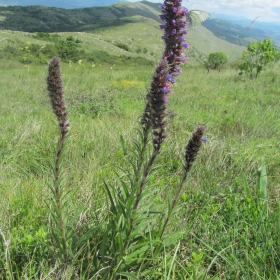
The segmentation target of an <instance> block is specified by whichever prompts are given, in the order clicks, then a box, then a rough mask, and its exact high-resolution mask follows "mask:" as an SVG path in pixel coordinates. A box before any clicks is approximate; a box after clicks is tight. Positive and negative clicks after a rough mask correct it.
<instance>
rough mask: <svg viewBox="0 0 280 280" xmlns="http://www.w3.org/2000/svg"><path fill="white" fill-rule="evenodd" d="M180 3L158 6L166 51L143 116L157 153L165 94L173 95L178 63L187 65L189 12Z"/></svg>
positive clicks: (148, 96)
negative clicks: (185, 50)
mask: <svg viewBox="0 0 280 280" xmlns="http://www.w3.org/2000/svg"><path fill="white" fill-rule="evenodd" d="M181 3H182V1H181V0H173V1H167V0H166V1H164V3H163V4H162V5H161V7H162V12H163V14H162V15H160V18H161V19H162V20H163V21H165V24H162V25H160V28H161V29H164V35H163V36H162V39H163V40H164V41H165V51H164V53H163V57H162V60H161V61H160V63H159V65H158V66H157V68H156V71H155V73H154V76H153V79H152V82H151V87H150V91H149V93H148V94H147V97H146V98H147V104H146V108H145V111H144V114H143V116H142V125H143V129H144V135H145V132H146V131H148V130H149V129H150V128H152V129H153V130H154V149H155V151H160V146H161V143H162V142H163V141H164V138H165V137H166V133H165V128H166V122H165V120H164V118H165V117H166V113H165V109H166V105H165V103H166V102H167V100H168V94H169V93H171V92H172V89H171V88H170V87H171V85H172V84H175V83H176V81H175V78H176V77H178V75H179V73H180V72H181V71H182V70H181V67H180V64H181V63H183V62H186V58H185V54H184V53H183V48H187V47H188V44H187V43H185V41H186V39H185V38H184V34H186V33H187V30H186V29H184V28H185V27H186V20H184V16H185V15H186V13H187V12H188V10H187V9H182V8H181Z"/></svg>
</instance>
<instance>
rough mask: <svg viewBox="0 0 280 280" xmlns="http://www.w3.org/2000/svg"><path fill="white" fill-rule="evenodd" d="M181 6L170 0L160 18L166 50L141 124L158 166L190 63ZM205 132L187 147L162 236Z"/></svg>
mask: <svg viewBox="0 0 280 280" xmlns="http://www.w3.org/2000/svg"><path fill="white" fill-rule="evenodd" d="M181 4H182V0H166V1H164V3H163V4H162V5H161V8H162V14H161V15H160V19H161V20H163V21H164V22H165V23H164V24H162V25H160V29H162V30H164V35H163V36H162V39H163V40H164V41H165V50H164V53H163V57H162V60H161V61H160V63H159V64H158V66H157V68H156V71H155V73H154V76H153V78H152V82H151V87H150V90H149V92H148V94H147V96H146V99H147V103H146V107H145V111H144V114H143V116H142V121H141V123H142V127H143V134H144V135H147V132H148V131H149V130H150V129H152V131H153V145H154V154H153V156H152V157H151V159H150V162H149V164H153V163H154V161H155V158H156V156H157V155H158V154H159V153H160V149H161V144H162V142H163V141H164V139H165V138H166V126H167V123H166V120H165V117H166V115H167V114H166V103H167V101H168V95H169V94H170V93H171V92H172V89H171V86H172V85H174V84H175V83H176V77H178V76H179V73H180V72H181V71H182V69H181V67H180V64H181V63H184V62H186V57H185V54H184V53H183V49H184V48H188V46H189V45H188V43H187V42H186V39H185V37H184V35H185V34H187V30H186V29H185V27H186V24H187V22H186V18H185V16H186V14H187V13H188V10H187V9H183V8H182V7H181ZM203 133H204V127H202V126H200V127H198V128H197V130H196V131H195V132H194V134H193V136H192V137H191V139H190V141H189V143H188V145H187V146H186V148H185V156H184V161H185V163H184V167H183V172H182V173H183V176H182V178H181V183H180V184H179V186H178V187H177V189H176V191H175V197H174V199H173V201H172V203H171V204H169V210H168V213H167V216H166V218H165V221H164V222H163V226H162V228H161V229H160V237H162V236H163V233H164V231H165V229H166V226H167V224H168V222H169V220H170V217H171V214H172V212H173V210H174V207H175V206H176V204H177V202H178V198H179V196H180V193H181V191H182V188H183V184H184V182H185V181H186V178H187V174H188V172H189V170H190V167H191V166H192V164H193V162H194V160H195V158H196V156H197V154H198V151H199V149H200V147H201V143H202V136H203ZM144 140H145V138H144ZM144 146H145V145H144ZM140 191H141V188H140Z"/></svg>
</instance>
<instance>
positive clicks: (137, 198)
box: [47, 0, 204, 279]
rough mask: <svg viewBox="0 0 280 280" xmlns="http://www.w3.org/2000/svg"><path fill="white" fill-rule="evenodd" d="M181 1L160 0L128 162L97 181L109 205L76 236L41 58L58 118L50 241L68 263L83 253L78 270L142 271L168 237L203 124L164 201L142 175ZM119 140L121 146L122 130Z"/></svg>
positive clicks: (170, 65) (160, 121)
mask: <svg viewBox="0 0 280 280" xmlns="http://www.w3.org/2000/svg"><path fill="white" fill-rule="evenodd" d="M181 3H182V0H166V1H164V3H163V5H161V7H162V15H160V18H161V19H162V20H163V21H164V22H165V23H164V24H163V25H160V28H161V29H164V35H163V36H162V39H163V40H164V41H165V50H164V52H163V56H162V59H161V60H160V62H159V63H158V65H157V67H156V69H155V72H154V75H153V77H152V81H151V85H150V89H149V91H148V94H147V95H146V106H145V109H144V112H143V114H142V117H141V127H142V130H138V137H137V138H136V139H135V141H134V150H133V153H132V155H131V157H129V156H127V158H128V161H129V163H130V164H131V165H132V168H131V169H129V168H128V169H121V170H122V171H121V172H124V174H121V175H118V174H117V177H118V178H117V179H116V180H114V181H113V182H111V181H110V180H108V181H104V187H105V190H106V192H107V197H108V204H109V207H108V208H109V209H108V211H107V212H106V215H104V216H106V218H104V216H102V217H98V215H97V214H96V215H97V216H96V218H97V221H98V222H97V224H94V226H93V228H91V227H90V226H89V231H88V232H86V233H85V234H84V235H83V237H81V236H78V235H79V234H80V233H77V236H76V234H75V231H74V230H72V229H73V228H75V225H74V221H75V219H74V218H75V217H76V215H74V218H73V219H72V217H71V212H70V211H69V209H68V205H67V204H68V200H67V197H68V196H67V194H68V190H67V188H66V186H65V184H64V182H63V180H61V179H62V178H61V177H62V174H63V172H61V156H62V152H63V148H64V144H65V139H66V136H67V135H68V130H69V123H68V121H67V111H66V108H65V101H64V94H63V90H62V83H61V77H60V70H59V59H58V58H57V57H54V58H52V60H51V62H50V65H49V76H48V79H47V83H48V91H49V96H50V100H51V103H52V107H53V111H54V113H55V115H56V117H57V119H58V121H59V126H60V139H59V141H58V147H57V151H56V161H55V172H54V173H55V180H54V185H53V187H52V188H51V191H52V194H53V199H52V204H51V205H50V206H52V207H50V210H51V217H52V219H51V220H52V225H53V230H52V236H53V240H54V245H55V246H54V247H55V251H56V252H57V256H58V258H59V259H60V261H61V262H62V263H64V264H70V263H72V261H73V260H74V259H82V260H83V261H85V263H84V265H82V266H84V267H86V270H88V269H89V268H90V269H92V271H93V276H94V277H97V276H98V277H101V278H102V279H116V277H118V279H120V277H121V276H125V277H127V276H131V272H133V271H136V270H137V269H139V272H141V271H143V272H144V271H145V269H147V268H149V267H150V266H151V261H150V260H151V257H152V258H156V257H157V256H160V254H161V253H163V252H164V250H165V245H164V244H165V240H166V239H167V237H171V238H169V240H175V239H176V238H173V236H170V235H173V233H166V228H167V225H168V224H169V221H170V219H171V218H172V215H173V212H174V209H175V206H176V204H177V202H178V200H179V197H180V194H181V191H182V188H183V185H184V183H185V181H186V178H187V174H188V172H189V170H190V168H191V166H192V165H193V162H194V160H195V158H196V156H197V154H198V151H199V149H200V147H201V144H202V136H203V133H204V127H202V126H199V127H198V128H197V130H196V131H195V132H194V134H193V135H192V137H191V139H190V141H189V143H188V144H187V146H186V148H185V155H184V164H183V168H182V178H181V182H180V184H178V185H177V186H176V188H175V187H174V190H172V191H173V193H172V195H173V197H172V201H168V202H167V204H168V208H166V207H162V208H161V206H159V205H155V204H154V203H153V201H151V197H153V195H154V194H155V193H156V191H157V190H156V188H154V187H152V184H150V181H149V178H150V177H151V174H152V172H155V170H156V168H154V166H155V162H156V159H157V157H158V155H159V154H160V153H161V150H162V143H163V142H164V140H165V138H166V137H167V133H166V129H167V120H166V117H167V113H166V106H167V101H168V96H169V95H170V94H171V92H172V89H171V87H172V85H174V84H175V83H176V78H177V77H178V75H179V73H180V72H181V71H182V69H181V67H180V65H181V63H184V62H186V58H185V55H184V53H183V49H184V48H187V47H188V44H187V43H186V42H185V38H184V35H185V34H186V33H187V30H186V29H185V27H186V19H185V18H184V17H185V15H186V14H187V13H188V10H187V9H183V8H181ZM121 140H122V145H123V147H124V148H125V143H124V140H123V138H122V137H121ZM124 150H125V149H124ZM124 154H125V155H126V153H124ZM125 175H126V176H125ZM159 207H160V209H159ZM154 208H156V209H154ZM67 209H68V210H67ZM166 209H167V210H166ZM72 215H73V214H72ZM100 221H104V222H100ZM165 233H166V234H165ZM74 235H75V236H74ZM175 235H176V233H174V236H175ZM74 237H75V238H74ZM165 238H166V239H165ZM77 240H80V241H77ZM74 241H75V242H74ZM84 241H86V242H85V244H82V243H83V242H84ZM75 248H78V249H77V250H78V251H77V252H76V253H77V255H75V250H76V249H75ZM80 254H81V255H80ZM83 254H85V255H83ZM82 255H83V256H82ZM85 256H86V257H85ZM82 266H81V267H82ZM90 269H89V270H90ZM91 277H92V274H91ZM125 279H126V278H125Z"/></svg>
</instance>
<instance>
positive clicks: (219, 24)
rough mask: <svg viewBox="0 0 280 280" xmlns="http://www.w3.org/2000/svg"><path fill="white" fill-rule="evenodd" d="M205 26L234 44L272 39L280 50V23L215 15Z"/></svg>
mask: <svg viewBox="0 0 280 280" xmlns="http://www.w3.org/2000/svg"><path fill="white" fill-rule="evenodd" d="M204 25H205V26H206V27H207V28H208V29H209V30H211V31H212V32H213V33H214V34H215V35H216V36H217V37H219V38H224V39H226V40H227V41H229V42H232V43H234V44H240V45H247V44H248V43H250V42H251V41H253V40H257V41H260V40H263V39H264V38H265V37H270V39H271V40H272V41H273V42H274V44H275V46H276V47H277V48H278V49H279V50H280V32H279V30H280V23H277V22H262V21H261V17H260V18H255V19H253V20H251V19H247V18H242V17H237V16H228V15H221V14H216V13H213V14H211V19H209V20H207V21H206V22H205V23H204Z"/></svg>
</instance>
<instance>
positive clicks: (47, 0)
mask: <svg viewBox="0 0 280 280" xmlns="http://www.w3.org/2000/svg"><path fill="white" fill-rule="evenodd" d="M118 2H120V1H119V0H69V1H66V0H0V6H30V5H40V6H46V7H57V8H65V9H74V8H85V7H93V6H107V5H110V4H115V3H118ZM122 2H126V0H122Z"/></svg>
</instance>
